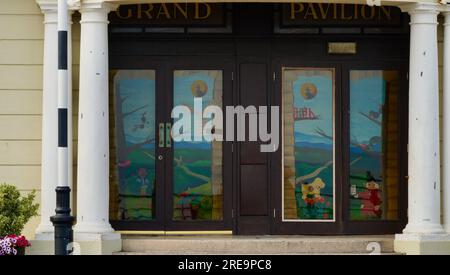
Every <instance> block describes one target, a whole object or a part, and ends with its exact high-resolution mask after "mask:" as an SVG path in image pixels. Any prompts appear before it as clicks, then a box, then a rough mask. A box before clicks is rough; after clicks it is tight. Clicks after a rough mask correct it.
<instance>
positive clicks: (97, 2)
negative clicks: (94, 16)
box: [72, 0, 119, 13]
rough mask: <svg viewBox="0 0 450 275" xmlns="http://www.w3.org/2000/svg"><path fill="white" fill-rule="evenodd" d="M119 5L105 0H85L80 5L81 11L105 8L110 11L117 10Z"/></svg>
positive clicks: (104, 9)
mask: <svg viewBox="0 0 450 275" xmlns="http://www.w3.org/2000/svg"><path fill="white" fill-rule="evenodd" d="M72 1H79V0H72ZM118 7H119V5H118V4H113V3H108V2H106V1H104V0H84V1H83V2H82V3H81V5H80V12H83V11H87V10H103V11H106V12H107V13H109V12H110V11H114V10H116V9H117V8H118Z"/></svg>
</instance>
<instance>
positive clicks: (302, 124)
mask: <svg viewBox="0 0 450 275" xmlns="http://www.w3.org/2000/svg"><path fill="white" fill-rule="evenodd" d="M334 85H335V84H334V70H333V69H313V68H306V69H285V70H284V71H283V108H284V218H285V219H296V220H333V219H334V172H333V169H334V168H333V161H334V148H333V135H334V124H333V99H334Z"/></svg>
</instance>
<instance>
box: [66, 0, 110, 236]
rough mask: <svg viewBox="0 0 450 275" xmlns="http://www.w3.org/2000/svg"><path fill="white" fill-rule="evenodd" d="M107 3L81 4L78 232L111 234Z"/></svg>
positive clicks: (76, 230) (76, 228)
mask: <svg viewBox="0 0 450 275" xmlns="http://www.w3.org/2000/svg"><path fill="white" fill-rule="evenodd" d="M110 10H111V6H109V5H106V4H104V3H92V4H82V7H81V10H80V12H81V22H80V23H81V41H80V43H81V46H80V94H79V115H78V185H77V198H78V199H77V224H76V226H75V233H94V234H95V233H108V232H112V231H113V229H112V227H111V225H110V224H109V126H108V124H109V115H108V114H109V110H108V93H109V90H108V20H107V18H108V13H109V11H110Z"/></svg>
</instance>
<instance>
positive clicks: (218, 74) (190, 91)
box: [173, 70, 223, 221]
mask: <svg viewBox="0 0 450 275" xmlns="http://www.w3.org/2000/svg"><path fill="white" fill-rule="evenodd" d="M222 79H223V78H222V71H220V70H176V71H174V106H186V107H187V108H188V109H189V110H191V114H192V115H191V124H190V125H191V129H189V131H190V135H191V141H185V140H183V141H178V142H174V144H173V150H174V161H173V203H174V205H173V209H174V211H173V219H174V220H186V221H195V220H213V221H215V220H222V219H223V185H222V143H221V142H219V141H212V142H209V141H206V140H205V139H204V138H203V137H197V136H195V131H194V119H195V117H197V118H200V120H201V121H202V122H203V126H204V125H205V123H207V122H208V121H210V119H203V118H202V117H203V116H202V114H203V111H204V110H205V108H206V107H208V106H210V105H215V106H219V107H222V90H223V80H222ZM195 98H197V99H199V98H200V99H201V102H202V107H201V109H197V108H194V99H195ZM179 119H182V117H180V118H179ZM177 120H178V119H174V123H176V122H177ZM183 132H185V130H184V129H183ZM198 139H200V141H196V140H198Z"/></svg>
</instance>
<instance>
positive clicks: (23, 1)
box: [0, 0, 80, 239]
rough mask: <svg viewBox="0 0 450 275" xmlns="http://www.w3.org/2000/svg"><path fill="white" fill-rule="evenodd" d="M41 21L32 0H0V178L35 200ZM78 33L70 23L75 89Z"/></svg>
mask: <svg viewBox="0 0 450 275" xmlns="http://www.w3.org/2000/svg"><path fill="white" fill-rule="evenodd" d="M43 21H44V16H43V15H42V13H41V11H40V9H39V7H38V5H37V4H36V2H35V0H0V183H8V184H13V185H16V186H17V187H18V188H19V189H20V191H21V192H23V193H28V192H30V191H31V190H36V191H37V197H36V201H37V202H40V185H41V171H40V168H41V167H40V164H41V132H42V131H41V125H42V123H41V122H42V121H41V119H42V117H41V115H42V79H43V77H42V63H43V37H44V25H43ZM79 33H80V32H79V25H78V24H74V35H73V36H74V42H73V43H74V45H73V48H74V56H73V60H74V67H73V71H74V74H73V75H74V76H73V81H74V89H75V92H74V94H75V95H76V94H77V89H78V60H79V54H78V52H79V51H78V49H79V37H80V36H79ZM55 54H56V53H55ZM75 97H76V96H75ZM74 118H76V115H75V117H74ZM74 125H75V126H76V125H77V124H76V122H74ZM74 136H76V132H75V133H74ZM75 145H76V143H75ZM75 155H76V154H75ZM39 220H40V217H36V218H34V219H33V220H32V221H30V222H29V223H28V224H27V226H26V228H25V230H24V232H23V233H24V234H25V235H26V236H27V237H29V238H31V239H32V238H34V230H35V228H36V226H37V225H38V223H39Z"/></svg>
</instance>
